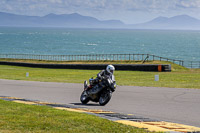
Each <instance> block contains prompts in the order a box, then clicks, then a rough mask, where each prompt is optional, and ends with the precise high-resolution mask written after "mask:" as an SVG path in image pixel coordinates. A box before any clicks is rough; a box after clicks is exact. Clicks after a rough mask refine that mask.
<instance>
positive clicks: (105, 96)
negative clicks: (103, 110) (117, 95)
mask: <svg viewBox="0 0 200 133" xmlns="http://www.w3.org/2000/svg"><path fill="white" fill-rule="evenodd" d="M111 96H112V93H111V92H110V91H108V90H107V91H103V92H102V93H101V96H100V98H99V105H101V106H104V105H106V104H107V103H108V102H109V101H110V99H111Z"/></svg>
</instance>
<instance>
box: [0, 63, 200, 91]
mask: <svg viewBox="0 0 200 133" xmlns="http://www.w3.org/2000/svg"><path fill="white" fill-rule="evenodd" d="M26 72H29V77H26ZM98 72H99V71H98V70H74V69H43V68H30V67H17V66H6V65H0V79H13V80H28V81H43V82H66V83H83V81H84V80H87V79H89V78H91V77H96V74H97V73H98ZM155 75H159V81H154V77H155ZM115 78H116V81H117V84H118V85H129V86H150V87H152V86H153V87H171V88H198V89H200V69H187V68H183V67H180V66H178V65H173V71H172V72H139V71H115Z"/></svg>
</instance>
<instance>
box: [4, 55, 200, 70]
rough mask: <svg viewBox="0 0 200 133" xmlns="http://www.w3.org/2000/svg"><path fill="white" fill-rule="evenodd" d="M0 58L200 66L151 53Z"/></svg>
mask: <svg viewBox="0 0 200 133" xmlns="http://www.w3.org/2000/svg"><path fill="white" fill-rule="evenodd" d="M0 58H2V59H29V60H48V61H142V62H143V63H144V62H145V61H156V60H158V61H170V62H173V63H175V64H178V65H181V66H184V67H187V68H200V61H183V60H176V59H169V58H165V57H160V56H156V55H152V54H88V55H33V54H0Z"/></svg>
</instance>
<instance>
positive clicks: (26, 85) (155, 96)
mask: <svg viewBox="0 0 200 133" xmlns="http://www.w3.org/2000/svg"><path fill="white" fill-rule="evenodd" d="M82 90H83V84H73V83H51V82H35V81H17V80H3V79H0V96H12V97H18V98H25V99H31V100H39V101H43V102H53V103H60V104H70V105H74V106H81V107H85V108H93V109H102V110H106V111H113V112H116V113H124V114H134V115H137V116H143V117H147V118H151V119H156V120H161V121H162V120H163V121H169V122H174V123H179V124H186V125H191V126H197V127H200V90H198V89H182V88H159V87H136V86H118V88H117V90H116V91H115V92H114V93H113V96H112V99H111V101H110V102H109V103H108V104H107V105H106V106H99V105H98V103H93V102H89V104H88V105H82V104H81V103H80V100H79V99H80V94H81V92H82Z"/></svg>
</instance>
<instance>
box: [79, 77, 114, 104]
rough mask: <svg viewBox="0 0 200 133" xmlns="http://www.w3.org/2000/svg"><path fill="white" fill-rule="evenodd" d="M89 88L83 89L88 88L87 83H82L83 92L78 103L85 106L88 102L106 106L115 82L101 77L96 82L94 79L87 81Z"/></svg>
mask: <svg viewBox="0 0 200 133" xmlns="http://www.w3.org/2000/svg"><path fill="white" fill-rule="evenodd" d="M89 82H90V86H89V90H88V89H85V88H88V87H87V86H88V85H87V81H84V91H83V92H82V94H81V96H80V101H81V102H82V104H87V103H88V102H89V101H93V102H99V105H101V106H104V105H106V104H107V103H108V102H109V101H110V99H111V97H112V93H113V92H114V91H115V89H116V82H115V81H113V80H112V79H111V78H110V77H105V76H104V77H102V79H99V80H98V81H96V79H93V78H91V79H89Z"/></svg>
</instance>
